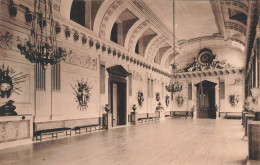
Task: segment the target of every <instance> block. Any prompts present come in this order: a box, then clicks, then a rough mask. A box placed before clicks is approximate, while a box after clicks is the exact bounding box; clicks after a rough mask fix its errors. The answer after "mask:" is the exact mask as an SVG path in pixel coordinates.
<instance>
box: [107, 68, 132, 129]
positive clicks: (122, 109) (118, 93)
mask: <svg viewBox="0 0 260 165" xmlns="http://www.w3.org/2000/svg"><path fill="white" fill-rule="evenodd" d="M107 71H108V73H109V78H108V103H109V104H110V105H111V114H112V119H111V120H112V122H111V123H112V126H113V127H114V126H117V125H126V123H127V102H126V100H127V92H126V91H127V90H126V88H127V81H126V77H127V76H129V75H130V73H128V72H127V71H126V70H125V69H124V68H123V67H122V66H121V65H116V66H113V67H110V68H107Z"/></svg>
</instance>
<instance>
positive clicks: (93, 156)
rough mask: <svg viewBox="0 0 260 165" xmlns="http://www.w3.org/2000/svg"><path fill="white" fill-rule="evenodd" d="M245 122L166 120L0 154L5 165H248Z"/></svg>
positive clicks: (42, 143)
mask: <svg viewBox="0 0 260 165" xmlns="http://www.w3.org/2000/svg"><path fill="white" fill-rule="evenodd" d="M242 137H243V130H242V126H241V120H225V119H217V120H214V119H201V120H199V119H197V120H192V119H166V120H165V121H160V122H153V123H145V124H139V125H135V126H129V127H122V128H117V129H112V130H109V131H102V132H96V133H88V134H84V135H78V136H73V137H71V138H61V139H58V140H50V141H44V142H39V143H34V144H30V145H24V146H19V147H15V148H9V149H4V150H0V165H9V164H12V165H20V164H22V165H43V164H44V165H96V164H97V165H99V164H102V165H124V164H131V165H153V164H154V165H164V164H167V165H168V164H169V165H193V164H195V165H233V164H238V165H239V164H244V163H245V159H246V157H247V155H248V150H247V141H243V140H242Z"/></svg>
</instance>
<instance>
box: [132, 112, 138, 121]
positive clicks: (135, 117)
mask: <svg viewBox="0 0 260 165" xmlns="http://www.w3.org/2000/svg"><path fill="white" fill-rule="evenodd" d="M130 116H131V118H130V121H131V122H132V123H138V122H137V120H138V113H137V112H131V115H130Z"/></svg>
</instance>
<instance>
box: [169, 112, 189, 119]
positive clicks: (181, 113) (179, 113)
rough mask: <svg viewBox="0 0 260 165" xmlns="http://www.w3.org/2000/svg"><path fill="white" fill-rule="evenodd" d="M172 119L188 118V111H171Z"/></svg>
mask: <svg viewBox="0 0 260 165" xmlns="http://www.w3.org/2000/svg"><path fill="white" fill-rule="evenodd" d="M173 117H185V118H187V117H188V111H173Z"/></svg>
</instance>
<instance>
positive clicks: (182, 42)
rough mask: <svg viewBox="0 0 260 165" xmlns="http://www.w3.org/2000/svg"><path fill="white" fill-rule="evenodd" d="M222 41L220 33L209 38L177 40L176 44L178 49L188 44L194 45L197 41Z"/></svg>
mask: <svg viewBox="0 0 260 165" xmlns="http://www.w3.org/2000/svg"><path fill="white" fill-rule="evenodd" d="M223 39H224V36H223V35H222V34H220V33H215V34H213V35H211V36H203V37H197V38H192V39H189V40H179V41H177V44H178V45H179V46H180V47H184V46H187V45H189V44H193V43H196V42H199V41H204V40H223Z"/></svg>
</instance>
